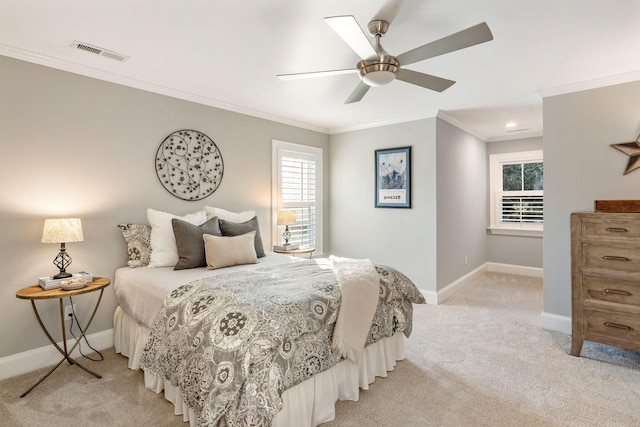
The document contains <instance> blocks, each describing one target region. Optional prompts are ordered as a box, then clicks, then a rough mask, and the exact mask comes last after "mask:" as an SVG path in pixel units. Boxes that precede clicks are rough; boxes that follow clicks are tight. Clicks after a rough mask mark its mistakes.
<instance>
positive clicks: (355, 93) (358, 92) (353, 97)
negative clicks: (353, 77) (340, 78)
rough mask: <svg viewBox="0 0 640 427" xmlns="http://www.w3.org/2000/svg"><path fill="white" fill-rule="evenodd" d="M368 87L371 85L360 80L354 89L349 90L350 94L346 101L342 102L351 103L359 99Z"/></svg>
mask: <svg viewBox="0 0 640 427" xmlns="http://www.w3.org/2000/svg"><path fill="white" fill-rule="evenodd" d="M369 88H371V86H369V85H368V84H366V83H365V82H360V84H359V85H358V86H356V88H355V89H354V91H353V92H351V95H349V97H348V98H347V100H346V101H344V103H345V104H351V103H354V102H358V101H360V100H361V99H362V97H363V96H364V95H365V94H366V93H367V91H368V90H369Z"/></svg>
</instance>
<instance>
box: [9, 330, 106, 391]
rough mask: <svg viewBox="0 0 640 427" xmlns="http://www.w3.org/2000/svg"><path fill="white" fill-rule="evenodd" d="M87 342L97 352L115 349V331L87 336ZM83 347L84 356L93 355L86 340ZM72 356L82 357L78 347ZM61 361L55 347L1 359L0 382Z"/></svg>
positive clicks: (68, 343)
mask: <svg viewBox="0 0 640 427" xmlns="http://www.w3.org/2000/svg"><path fill="white" fill-rule="evenodd" d="M87 340H89V343H90V344H91V347H93V348H95V349H96V350H104V349H105V348H109V347H113V329H107V330H106V331H100V332H96V333H95V334H90V335H87ZM74 342H75V340H73V339H69V340H67V348H70V347H71V346H72V345H73V343H74ZM58 345H59V346H60V348H62V341H60V342H59V343H58ZM81 345H82V352H83V353H84V354H89V353H92V350H91V349H90V348H88V347H87V343H86V342H84V340H82V342H81ZM71 356H72V357H74V358H76V357H81V355H80V351H79V348H78V347H76V349H75V350H74V351H73V353H72V354H71ZM61 359H62V355H61V354H60V353H59V352H58V350H56V348H55V347H54V346H53V345H48V346H45V347H40V348H35V349H33V350H28V351H25V352H22V353H18V354H12V355H11V356H7V357H3V358H2V359H0V380H4V379H5V378H10V377H15V376H16V375H20V374H24V373H27V372H31V371H34V370H36V369H40V368H46V367H47V366H53V365H55V364H56V363H58V362H59V361H60V360H61Z"/></svg>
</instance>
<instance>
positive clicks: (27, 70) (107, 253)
mask: <svg viewBox="0 0 640 427" xmlns="http://www.w3.org/2000/svg"><path fill="white" fill-rule="evenodd" d="M0 75H2V78H1V79H0V129H1V130H2V132H1V135H0V141H1V148H2V149H1V153H2V167H1V168H0V182H2V183H3V185H2V188H1V189H0V200H2V204H0V236H1V237H2V238H1V241H2V243H1V245H2V246H0V271H1V272H2V275H3V281H2V286H1V287H0V312H2V313H3V318H4V319H5V321H4V322H2V326H0V342H2V346H1V347H0V357H3V356H7V355H11V354H15V353H19V352H23V351H26V350H29V349H34V348H38V347H42V346H46V345H48V341H47V339H46V337H45V336H44V334H43V333H42V332H41V331H40V328H39V326H38V325H37V322H36V320H35V318H34V315H33V312H32V310H31V308H30V307H29V303H28V302H27V301H23V300H18V299H16V297H15V292H16V291H17V290H18V289H20V288H22V287H24V286H26V285H29V284H32V283H35V282H36V281H37V278H38V277H39V276H45V275H50V274H53V273H55V272H56V269H55V267H54V266H53V264H52V260H53V258H54V257H55V255H56V254H57V251H58V246H57V245H50V244H42V243H40V239H41V236H42V225H43V220H44V219H45V218H48V217H64V216H78V217H80V218H81V219H82V222H83V228H84V236H85V241H84V242H79V243H70V244H68V245H67V249H68V252H69V254H70V255H71V257H72V258H73V264H72V265H71V267H70V271H80V270H86V271H89V272H91V273H93V274H95V275H99V276H107V277H110V278H113V274H114V271H115V269H116V268H117V267H119V266H122V265H124V264H125V262H126V249H125V245H124V241H123V239H122V235H121V234H120V231H119V230H118V229H117V227H116V224H118V223H121V222H144V221H145V209H146V208H148V207H152V208H155V209H159V210H165V211H169V212H174V213H178V214H182V213H187V212H192V211H195V210H198V209H200V208H202V206H204V205H211V206H217V207H222V208H226V209H230V210H245V209H254V210H256V211H257V214H258V217H259V221H260V226H261V231H262V237H263V239H264V244H265V246H266V247H269V246H271V232H270V227H271V212H270V206H271V140H272V139H279V140H283V141H290V142H297V143H302V144H307V145H312V146H317V147H322V148H324V149H325V159H324V164H325V173H324V177H325V199H326V198H327V197H328V188H329V185H328V182H329V173H328V165H329V161H328V160H329V152H328V151H329V150H328V145H329V144H328V140H329V137H328V136H327V135H324V134H320V133H317V132H312V131H308V130H304V129H300V128H296V127H292V126H287V125H282V124H279V123H274V122H270V121H267V120H261V119H256V118H253V117H248V116H244V115H240V114H237V113H233V112H229V111H223V110H219V109H215V108H211V107H207V106H203V105H199V104H195V103H191V102H186V101H181V100H177V99H173V98H169V97H165V96H161V95H156V94H152V93H148V92H144V91H140V90H136V89H131V88H128V87H124V86H119V85H116V84H112V83H107V82H103V81H100V80H95V79H90V78H85V77H81V76H78V75H75V74H71V73H66V72H62V71H58V70H54V69H51V68H46V67H42V66H39V65H34V64H30V63H27V62H22V61H18V60H14V59H9V58H6V57H1V56H0ZM179 129H196V130H199V131H201V132H204V133H205V134H207V135H208V136H209V137H211V138H212V139H213V140H214V141H215V142H216V144H217V145H218V148H219V149H220V150H221V152H222V155H223V158H224V166H225V171H224V178H223V180H222V184H221V186H220V187H219V189H218V190H217V191H216V192H215V193H214V194H213V195H211V196H210V197H208V198H206V199H204V200H203V201H200V202H186V201H182V200H179V199H177V198H175V197H173V196H172V195H170V194H169V193H168V192H167V191H166V190H165V189H164V188H163V187H162V186H161V184H160V183H159V182H158V178H157V177H156V173H155V169H154V156H155V153H156V150H157V148H158V146H159V144H160V143H161V142H162V140H163V139H164V138H165V137H166V136H167V135H169V134H170V133H172V132H174V131H176V130H179ZM323 217H324V218H325V224H324V225H325V229H327V228H328V227H327V223H326V221H327V218H329V215H328V207H326V209H325V213H324V215H323ZM328 238H329V236H328V233H327V234H325V236H324V240H325V245H326V247H329V246H330V245H329V241H328ZM93 301H94V295H87V296H79V297H77V298H75V299H74V302H76V304H77V305H78V308H79V309H80V311H81V313H82V312H84V313H86V312H87V311H88V310H89V309H90V307H89V306H91V305H92V304H93ZM39 306H40V307H41V310H42V314H43V318H44V321H45V323H46V324H48V325H54V328H53V332H54V338H57V339H60V338H61V337H60V335H61V334H60V332H59V330H58V329H59V328H56V327H55V325H57V324H58V322H59V320H58V311H57V310H58V308H57V304H56V303H53V302H51V301H43V302H41V303H39ZM115 306H116V301H115V295H114V293H113V289H112V287H111V286H110V287H109V288H107V291H106V292H105V297H104V299H103V302H102V305H101V307H100V310H99V311H98V314H97V315H96V319H95V320H94V323H93V325H92V327H91V329H90V330H89V333H95V332H98V331H103V330H108V329H110V328H111V327H112V315H113V311H114V308H115ZM81 317H82V316H81Z"/></svg>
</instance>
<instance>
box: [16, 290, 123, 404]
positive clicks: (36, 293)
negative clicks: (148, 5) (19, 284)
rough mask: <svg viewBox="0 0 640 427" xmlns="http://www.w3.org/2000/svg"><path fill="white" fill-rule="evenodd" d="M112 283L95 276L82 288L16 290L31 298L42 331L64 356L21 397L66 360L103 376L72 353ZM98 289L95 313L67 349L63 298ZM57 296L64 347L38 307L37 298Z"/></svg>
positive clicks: (20, 295) (21, 297)
mask: <svg viewBox="0 0 640 427" xmlns="http://www.w3.org/2000/svg"><path fill="white" fill-rule="evenodd" d="M110 283H111V281H110V280H109V279H107V278H105V277H94V278H93V282H90V283H87V286H85V287H83V288H80V289H74V290H70V291H65V290H63V289H61V288H56V289H49V290H44V289H42V288H41V287H40V285H31V286H27V287H26V288H22V289H20V290H19V291H18V292H16V298H20V299H28V300H31V306H32V307H33V312H34V313H35V315H36V319H38V323H39V324H40V327H41V328H42V331H43V332H44V333H45V335H46V336H47V338H49V341H51V344H53V345H54V347H55V348H56V349H57V350H58V351H59V352H60V354H62V356H63V357H62V360H61V361H60V362H59V363H58V364H57V365H56V366H54V367H53V368H52V369H51V370H50V371H49V372H47V374H46V375H45V376H44V377H42V378H41V379H40V380H39V381H38V382H37V383H35V384H34V385H33V386H31V388H30V389H29V390H27V391H25V392H24V393H22V395H21V396H20V397H24V396H26V395H27V394H29V392H30V391H31V390H33V389H34V388H36V386H38V384H40V383H41V382H42V381H44V380H45V379H46V378H47V377H48V376H49V375H51V373H52V372H53V371H55V370H56V369H57V368H58V366H60V365H61V364H62V362H64V361H65V360H66V361H67V362H69V364H70V365H76V366H78V367H79V368H81V369H82V370H84V371H85V372H87V373H89V374H91V375H93V376H94V377H96V378H102V376H100V375H98V374H96V373H95V372H93V371H91V370H90V369H87V368H85V367H84V366H82V365H81V364H80V363H78V362H77V361H76V360H74V359H73V358H72V357H71V354H72V353H73V351H74V350H75V349H76V347H77V346H78V344H79V343H80V340H82V338H84V335H85V333H86V331H87V329H89V326H90V325H91V322H92V321H93V317H94V316H95V314H96V311H98V306H99V305H100V301H101V300H102V294H103V293H104V288H106V287H107V286H109V284H110ZM98 290H99V291H100V296H99V297H98V301H97V302H96V306H95V308H94V309H93V313H92V314H91V317H90V318H89V321H88V322H87V324H86V325H85V327H84V328H82V330H81V334H80V336H79V337H78V338H76V342H75V343H74V344H73V346H72V347H71V349H69V350H67V334H66V331H65V327H64V320H65V319H64V304H63V299H64V298H66V297H74V296H76V295H82V294H87V293H89V292H95V291H98ZM55 298H57V299H58V300H59V302H60V324H61V327H62V346H63V348H60V346H59V345H58V344H57V343H56V341H55V340H54V339H53V338H52V337H51V334H50V333H49V331H48V330H47V328H46V327H45V326H44V323H42V319H41V318H40V314H38V309H37V308H36V300H44V299H55Z"/></svg>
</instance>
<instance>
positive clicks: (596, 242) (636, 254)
mask: <svg viewBox="0 0 640 427" xmlns="http://www.w3.org/2000/svg"><path fill="white" fill-rule="evenodd" d="M571 280H572V288H571V291H572V295H571V318H572V342H571V354H572V355H574V356H579V355H580V351H581V350H582V343H583V341H584V340H589V341H596V342H600V343H604V344H609V345H615V346H618V347H622V348H626V349H630V350H635V351H640V213H596V212H575V213H572V214H571Z"/></svg>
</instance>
